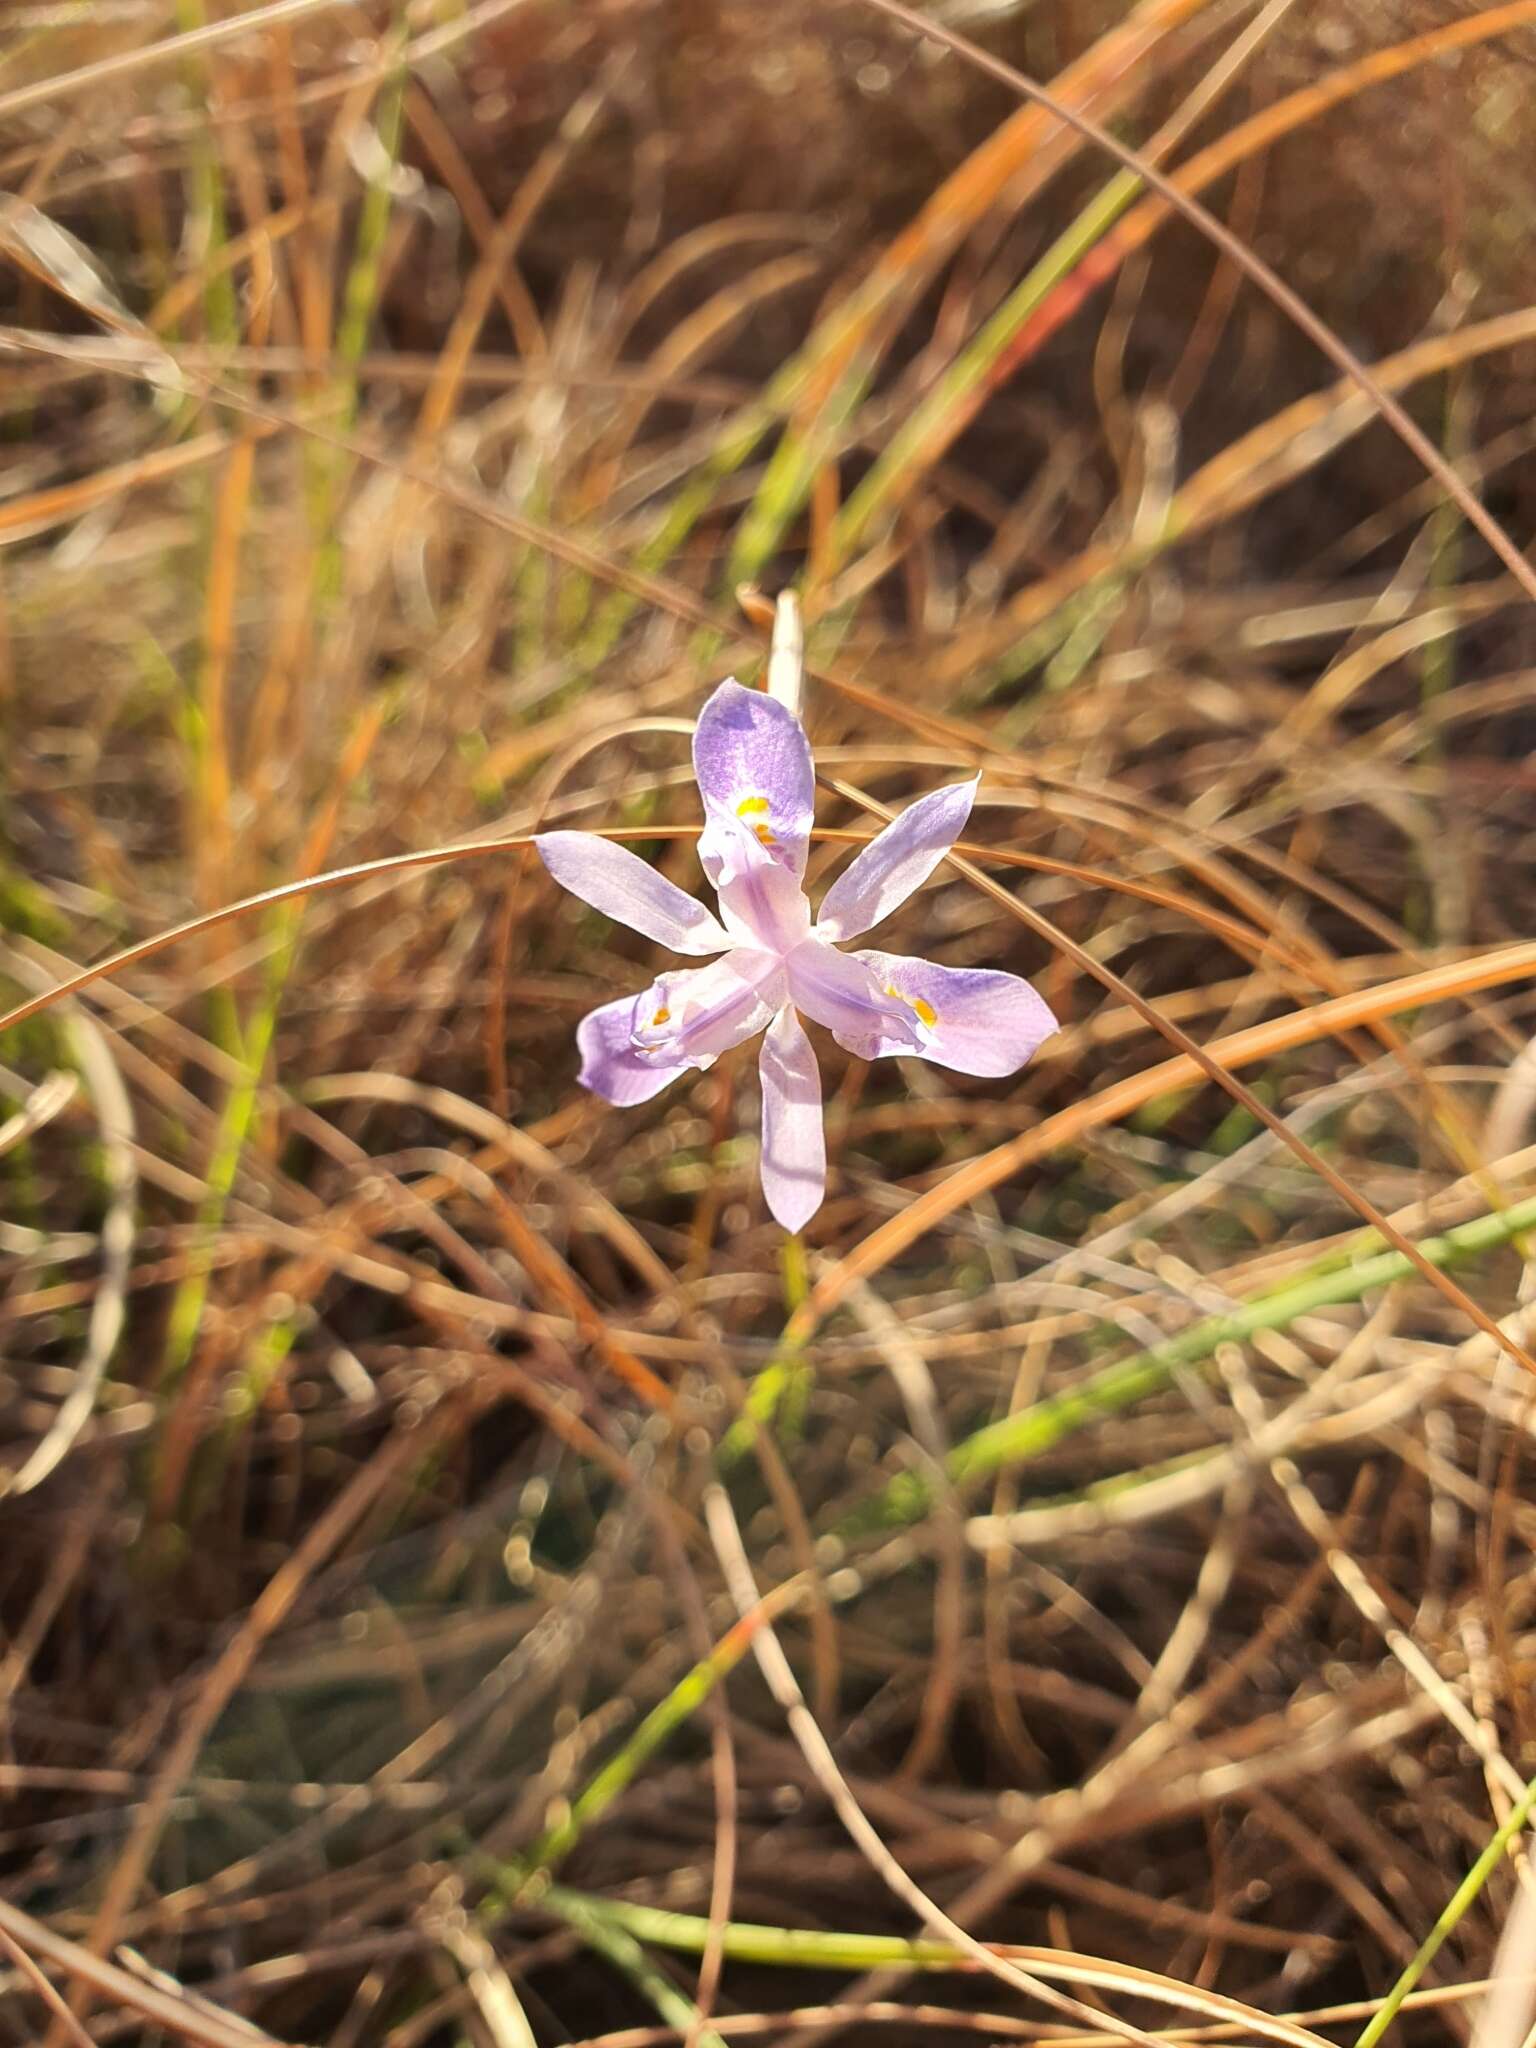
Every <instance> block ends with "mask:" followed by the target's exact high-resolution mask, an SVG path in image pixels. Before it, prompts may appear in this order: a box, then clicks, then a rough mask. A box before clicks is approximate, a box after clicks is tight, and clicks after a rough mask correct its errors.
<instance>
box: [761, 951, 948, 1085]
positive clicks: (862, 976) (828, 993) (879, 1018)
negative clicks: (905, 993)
mask: <svg viewBox="0 0 1536 2048" xmlns="http://www.w3.org/2000/svg"><path fill="white" fill-rule="evenodd" d="M784 967H785V971H786V973H787V974H788V977H789V995H790V1000H791V1002H793V1003H794V1005H795V1007H796V1009H799V1010H803V1011H804V1012H805V1014H806V1016H807V1017H812V1018H814V1019H815V1021H816V1022H817V1023H818V1024H825V1025H826V1027H827V1029H828V1030H829V1031H834V1032H836V1034H837V1040H838V1043H839V1044H840V1045H844V1046H846V1047H847V1049H848V1050H849V1051H850V1052H862V1051H863V1047H864V1044H865V1043H868V1044H870V1045H872V1046H874V1047H875V1049H876V1051H879V1052H885V1051H888V1050H893V1049H895V1048H896V1047H897V1046H898V1045H899V1047H900V1048H901V1049H902V1050H904V1051H907V1052H915V1051H916V1050H917V1048H918V1029H917V1020H916V1017H915V1015H914V1013H913V1010H912V1007H911V1005H910V1004H908V1003H905V1002H903V1001H902V1000H901V998H900V997H899V996H893V995H890V994H889V993H887V991H886V989H885V988H884V986H883V985H882V984H881V983H880V982H879V981H877V980H876V978H875V976H874V975H873V974H872V973H871V971H870V969H869V968H868V967H867V966H866V965H865V964H864V961H863V960H862V959H861V958H860V957H859V956H858V955H856V954H852V953H839V952H838V951H836V949H835V948H834V947H832V946H828V945H826V944H825V943H824V942H823V941H822V940H820V939H803V940H802V941H801V942H800V944H799V945H798V946H796V948H795V949H794V951H793V952H792V953H791V954H790V955H789V957H788V959H786V961H785V962H784ZM886 1041H889V1044H887V1042H886ZM874 1056H875V1054H874V1052H869V1053H865V1054H864V1057H865V1058H866V1059H873V1058H874Z"/></svg>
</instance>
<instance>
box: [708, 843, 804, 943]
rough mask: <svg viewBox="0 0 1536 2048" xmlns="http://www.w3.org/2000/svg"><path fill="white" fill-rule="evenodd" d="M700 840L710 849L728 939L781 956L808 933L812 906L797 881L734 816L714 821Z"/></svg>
mask: <svg viewBox="0 0 1536 2048" xmlns="http://www.w3.org/2000/svg"><path fill="white" fill-rule="evenodd" d="M705 837H706V838H708V839H710V840H711V841H712V844H713V847H714V849H715V877H714V880H715V889H716V892H717V894H718V895H719V898H720V915H721V916H722V918H723V919H724V920H725V924H726V928H727V930H728V931H729V932H730V934H731V936H732V938H733V939H735V941H736V942H737V944H738V945H742V946H754V947H760V948H762V950H763V951H764V952H768V953H775V954H777V955H779V957H780V958H782V957H783V956H784V954H786V953H788V952H789V950H790V949H791V947H793V946H797V945H798V944H799V943H800V941H801V940H802V939H803V938H805V937H806V936H807V934H808V933H809V931H810V929H811V906H810V904H809V903H808V902H807V900H806V895H805V891H804V889H802V888H801V886H800V879H799V877H798V876H797V875H796V874H795V873H794V872H793V871H792V870H791V869H789V868H787V867H785V866H784V865H783V864H782V862H780V861H778V860H776V859H775V858H774V856H773V855H772V853H770V852H769V850H768V849H767V848H766V847H765V846H763V845H762V844H761V842H760V841H759V840H758V839H757V838H756V837H755V836H754V835H753V834H752V833H751V832H749V831H748V830H747V827H746V826H745V825H744V824H743V823H742V821H741V820H740V819H739V818H717V819H715V820H714V821H713V823H712V824H710V825H709V826H708V827H707V828H706V832H705ZM700 843H701V845H702V843H703V842H702V841H701V842H700Z"/></svg>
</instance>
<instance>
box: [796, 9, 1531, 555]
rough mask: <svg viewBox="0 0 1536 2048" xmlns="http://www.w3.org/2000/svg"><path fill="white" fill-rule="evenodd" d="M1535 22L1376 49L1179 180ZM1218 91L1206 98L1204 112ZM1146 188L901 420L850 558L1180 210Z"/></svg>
mask: <svg viewBox="0 0 1536 2048" xmlns="http://www.w3.org/2000/svg"><path fill="white" fill-rule="evenodd" d="M1532 21H1536V0H1511V4H1510V5H1507V6H1503V7H1493V8H1489V9H1487V10H1486V11H1485V12H1484V13H1482V14H1478V15H1473V16H1472V17H1470V18H1469V19H1467V20H1465V21H1456V22H1452V23H1449V24H1447V25H1445V26H1444V27H1441V28H1437V29H1433V30H1430V31H1429V32H1427V33H1426V34H1424V35H1420V36H1413V37H1411V38H1409V39H1408V40H1406V41H1404V42H1401V43H1398V44H1395V45H1394V46H1393V47H1392V48H1390V49H1386V50H1376V51H1372V52H1371V54H1370V55H1369V56H1367V57H1363V58H1361V59H1360V60H1359V61H1358V62H1357V63H1354V64H1351V65H1348V66H1345V67H1343V68H1341V69H1340V70H1338V71H1337V72H1335V73H1334V74H1333V76H1332V77H1331V78H1327V79H1325V80H1323V81H1322V82H1321V83H1319V84H1317V85H1309V86H1304V87H1302V88H1301V89H1300V90H1299V91H1297V92H1294V93H1291V94H1290V95H1289V96H1288V97H1287V98H1285V99H1283V100H1281V101H1279V102H1278V103H1277V104H1276V105H1275V106H1272V107H1266V108H1264V109H1263V111H1262V112H1260V113H1258V114H1255V115H1254V116H1253V117H1252V118H1251V119H1250V120H1247V121H1244V122H1242V123H1241V124H1240V125H1239V126H1238V127H1236V128H1234V129H1232V130H1231V131H1230V132H1229V133H1228V134H1226V135H1224V136H1222V137H1220V138H1219V139H1218V140H1217V141H1215V142H1213V143H1211V144H1210V145H1209V147H1208V148H1206V149H1203V150H1201V151H1200V152H1199V153H1198V155H1196V156H1194V157H1192V158H1191V159H1190V160H1189V162H1188V163H1186V164H1184V165H1182V166H1181V167H1180V168H1179V169H1178V170H1177V171H1174V172H1173V173H1171V181H1172V183H1173V184H1174V185H1176V186H1177V187H1178V189H1179V191H1181V192H1183V193H1185V194H1187V195H1194V194H1196V193H1199V192H1203V191H1205V190H1206V189H1207V188H1208V187H1209V186H1211V185H1213V184H1215V183H1216V181H1217V180H1218V179H1219V178H1221V177H1222V176H1224V175H1225V174H1226V173H1228V172H1229V171H1232V170H1234V169H1236V168H1237V167H1238V166H1239V165H1241V164H1244V163H1246V162H1248V161H1249V160H1250V159H1252V158H1254V157H1256V156H1258V155H1259V154H1260V153H1261V152H1262V151H1264V150H1266V149H1268V148H1270V147H1271V146H1272V145H1273V144H1274V143H1275V142H1277V141H1278V140H1279V139H1280V138H1281V137H1282V136H1284V135H1287V134H1289V133H1292V132H1293V131H1295V130H1297V129H1300V128H1303V127H1305V126H1307V125H1308V124H1309V123H1310V122H1312V121H1315V120H1317V119H1318V118H1320V117H1321V116H1322V115H1324V114H1326V113H1328V112H1330V111H1331V110H1332V109H1333V108H1335V107H1338V106H1342V105H1344V104H1345V103H1346V102H1347V101H1349V100H1351V99H1353V98H1355V97H1357V96H1358V95H1359V94H1360V93H1362V92H1364V91H1366V90H1368V89H1369V88H1370V87H1372V86H1375V85H1382V84H1385V83H1386V82H1387V81H1389V80H1390V79H1394V78H1399V77H1401V76H1403V75H1404V74H1405V73H1407V72H1409V71H1412V70H1415V69H1418V68H1420V67H1421V66H1423V65H1425V64H1429V63H1432V62H1434V61H1436V60H1437V59H1443V58H1445V57H1447V56H1449V55H1450V53H1451V52H1453V51H1455V50H1460V49H1466V48H1471V47H1473V46H1474V45H1476V44H1478V43H1483V42H1487V41H1491V40H1492V39H1493V38H1494V37H1496V36H1500V35H1505V34H1507V33H1508V32H1509V31H1510V30H1511V29H1513V28H1517V27H1520V26H1523V25H1525V24H1527V23H1529V22H1532ZM1255 26H1257V24H1255ZM1208 97H1209V96H1208V95H1206V96H1203V98H1202V106H1201V111H1204V104H1205V100H1206V99H1208ZM1169 125H1170V127H1171V126H1172V125H1173V124H1172V123H1170V124H1169ZM1182 125H1183V124H1182V123H1181V126H1182ZM1165 132H1166V131H1165ZM1169 139H1170V140H1172V138H1169ZM1166 146H1167V145H1166V144H1165V142H1164V140H1163V138H1162V137H1156V138H1154V139H1153V141H1152V142H1151V143H1149V144H1148V146H1147V149H1146V152H1145V154H1146V155H1147V157H1148V158H1149V159H1150V160H1151V161H1153V162H1156V161H1157V159H1158V157H1159V156H1160V155H1162V154H1163V151H1164V148H1165V147H1166ZM1143 191H1144V180H1142V179H1141V178H1139V177H1137V176H1135V175H1134V174H1133V173H1132V172H1130V171H1127V170H1122V171H1120V172H1119V173H1118V174H1117V175H1116V176H1115V177H1114V178H1112V179H1111V180H1110V181H1109V183H1108V184H1107V185H1105V186H1104V187H1103V189H1102V190H1101V191H1100V192H1099V193H1098V194H1097V195H1096V197H1095V198H1094V199H1093V200H1091V201H1090V202H1089V204H1088V206H1087V207H1085V208H1084V210H1083V212H1082V213H1081V214H1079V216H1078V218H1077V219H1076V220H1075V221H1073V222H1072V223H1071V224H1070V225H1069V226H1068V227H1067V228H1065V229H1064V230H1063V232H1062V233H1061V234H1060V235H1059V236H1058V237H1057V239H1056V241H1055V242H1054V243H1053V244H1052V246H1051V247H1050V248H1049V249H1048V250H1047V251H1046V253H1045V254H1044V255H1043V256H1042V257H1041V258H1040V260H1039V262H1038V263H1036V264H1035V266H1034V268H1033V269H1032V270H1031V271H1030V272H1029V274H1028V276H1027V277H1025V278H1024V279H1023V280H1022V282H1021V283H1019V284H1018V285H1017V286H1016V287H1015V288H1014V290H1013V291H1012V292H1010V293H1009V295H1008V297H1007V298H1006V299H1005V300H1004V301H1003V303H1002V305H1001V306H999V307H998V309H997V311H996V312H995V313H994V314H993V315H992V316H991V318H990V319H989V320H987V321H986V322H985V323H984V325H983V326H982V327H981V328H980V329H979V330H978V332H977V334H976V335H975V337H974V338H973V339H972V341H971V342H970V343H969V344H968V346H967V347H966V348H965V349H964V351H963V352H962V353H961V354H960V355H959V356H958V357H957V358H956V359H955V361H954V362H953V363H952V364H951V366H950V367H949V369H948V370H946V371H945V373H944V375H943V377H942V378H941V379H940V380H939V382H938V383H937V384H936V385H935V387H934V389H933V390H932V392H931V393H930V394H929V396H928V397H927V398H925V399H924V401H923V402H922V404H920V405H919V406H918V407H917V408H916V410H915V411H914V412H913V413H912V414H911V415H910V417H909V418H908V419H906V420H905V421H904V422H903V424H902V426H901V427H900V429H899V430H898V432H897V433H896V434H895V435H894V436H893V437H892V439H891V441H890V443H889V445H888V446H887V447H886V449H885V451H884V453H883V454H882V455H881V457H880V459H879V461H878V462H877V463H876V464H875V466H874V467H873V468H872V469H871V471H870V472H869V474H868V476H867V477H865V478H864V480H863V481H862V482H861V483H860V485H859V487H858V489H857V490H856V491H855V492H854V493H853V495H852V496H851V497H850V498H849V500H848V503H847V505H846V506H844V508H843V510H842V512H841V513H840V514H839V516H838V520H837V523H836V526H835V528H834V547H835V550H836V552H837V553H838V554H839V556H840V557H842V556H845V555H846V554H847V553H848V551H850V550H851V549H852V548H853V547H854V546H856V545H857V543H858V540H859V537H860V535H861V534H862V533H863V532H864V531H865V530H866V528H867V527H868V525H869V523H870V521H871V520H872V519H874V518H875V517H877V516H878V515H879V514H880V513H881V512H882V511H887V510H890V509H891V508H893V507H894V506H895V505H897V504H899V503H900V502H901V500H902V499H903V498H904V497H905V496H906V494H907V492H908V491H909V490H910V489H911V488H912V486H913V484H914V483H915V482H916V480H917V478H918V477H919V476H920V475H922V474H923V473H924V472H926V471H927V470H929V469H931V468H932V466H933V464H934V463H936V462H937V461H939V460H940V459H941V457H942V456H943V455H944V454H945V452H946V451H947V450H948V449H949V448H950V447H951V446H952V444H953V443H954V441H955V439H956V438H957V436H958V435H960V434H961V433H963V432H964V430H965V429H966V427H967V426H968V425H969V424H970V423H971V421H972V420H973V419H974V418H975V417H976V414H977V412H978V411H979V410H980V408H981V406H982V405H983V403H984V402H985V401H986V399H987V398H988V397H989V396H990V394H991V393H992V392H993V391H994V390H996V389H997V387H998V386H999V385H1000V384H1001V383H1003V382H1004V381H1006V380H1007V379H1008V378H1009V377H1012V376H1014V375H1015V374H1016V373H1017V372H1018V370H1019V369H1020V368H1021V367H1022V366H1023V364H1024V363H1026V362H1027V361H1028V360H1029V359H1030V358H1031V357H1032V356H1034V355H1037V354H1038V353H1039V351H1040V350H1041V349H1042V348H1043V347H1044V346H1045V344H1046V342H1048V341H1049V340H1050V338H1051V337H1052V335H1054V334H1055V333H1057V332H1058V331H1059V330H1060V329H1061V328H1062V327H1063V326H1065V325H1066V323H1067V321H1068V320H1070V319H1071V318H1072V317H1073V315H1074V314H1075V313H1076V312H1077V311H1078V310H1079V308H1080V307H1081V306H1082V305H1083V304H1084V303H1085V302H1086V301H1087V300H1088V299H1089V298H1090V297H1091V296H1092V295H1093V294H1094V293H1095V292H1096V291H1098V290H1099V289H1100V288H1101V287H1102V286H1104V285H1106V284H1107V283H1109V281H1110V280H1111V279H1112V278H1113V277H1114V276H1115V274H1116V272H1117V271H1118V270H1119V269H1120V268H1121V267H1122V265H1123V264H1124V263H1125V262H1126V260H1127V259H1128V258H1129V257H1130V256H1132V255H1134V254H1135V253H1136V251H1137V250H1139V249H1141V248H1143V247H1145V245H1146V244H1147V243H1148V242H1149V241H1150V240H1151V239H1152V237H1153V236H1154V235H1155V234H1156V233H1157V232H1158V230H1159V229H1160V228H1162V227H1164V226H1166V225H1167V223H1168V222H1169V221H1170V220H1172V219H1174V218H1175V217H1176V215H1175V210H1174V208H1173V207H1172V206H1171V205H1170V203H1169V202H1168V201H1167V200H1166V199H1164V198H1162V197H1160V196H1157V195H1153V196H1152V197H1149V198H1145V199H1143V201H1142V204H1141V205H1140V206H1138V207H1137V208H1136V211H1135V212H1134V213H1132V214H1130V215H1129V218H1124V216H1125V215H1126V213H1127V209H1128V208H1129V207H1130V206H1131V205H1132V203H1133V202H1134V201H1135V200H1136V199H1137V197H1138V196H1139V195H1140V194H1141V193H1142V192H1143ZM1122 220H1123V225H1121V226H1119V227H1118V228H1117V227H1116V223H1117V222H1120V221H1122Z"/></svg>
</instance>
